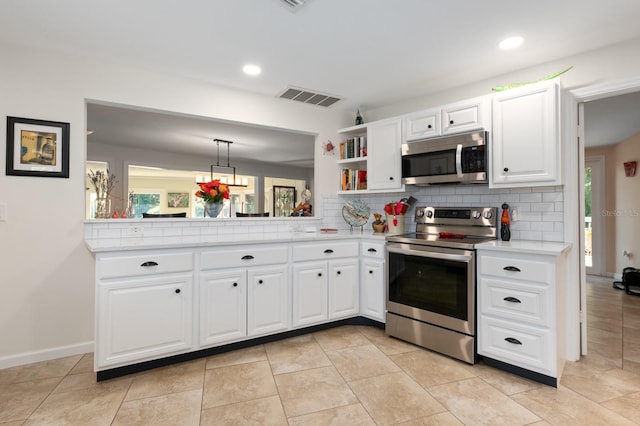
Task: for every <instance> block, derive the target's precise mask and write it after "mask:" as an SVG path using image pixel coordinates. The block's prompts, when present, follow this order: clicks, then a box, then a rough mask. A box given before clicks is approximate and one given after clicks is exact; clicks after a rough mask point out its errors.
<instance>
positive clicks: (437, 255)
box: [387, 247, 473, 262]
mask: <svg viewBox="0 0 640 426" xmlns="http://www.w3.org/2000/svg"><path fill="white" fill-rule="evenodd" d="M387 250H388V251H389V252H390V253H399V254H406V255H409V256H421V257H428V258H432V259H440V260H456V261H461V262H470V261H471V260H472V259H473V255H471V254H448V253H438V252H435V251H422V250H405V249H401V248H392V247H388V248H387Z"/></svg>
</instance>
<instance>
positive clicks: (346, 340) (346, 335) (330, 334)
mask: <svg viewBox="0 0 640 426" xmlns="http://www.w3.org/2000/svg"><path fill="white" fill-rule="evenodd" d="M358 328H362V327H358V326H345V327H336V328H330V329H329V330H323V331H319V332H317V333H313V337H314V338H315V339H316V341H317V342H318V343H319V344H320V346H321V347H322V349H324V350H325V351H334V350H337V349H344V348H350V347H353V346H363V345H370V344H371V342H370V341H369V339H367V338H366V337H365V335H364V334H362V333H360V332H359V331H358Z"/></svg>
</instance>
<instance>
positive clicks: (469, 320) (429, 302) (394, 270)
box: [386, 243, 476, 336]
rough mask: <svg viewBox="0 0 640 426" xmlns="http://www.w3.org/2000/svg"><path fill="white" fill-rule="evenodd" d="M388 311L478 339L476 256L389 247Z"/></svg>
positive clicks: (425, 248) (434, 249)
mask: <svg viewBox="0 0 640 426" xmlns="http://www.w3.org/2000/svg"><path fill="white" fill-rule="evenodd" d="M386 252H387V310H388V311H389V312H392V313H395V314H398V315H402V316H405V317H409V318H412V319H416V320H419V321H423V322H426V323H429V324H433V325H436V326H439V327H444V328H447V329H450V330H455V331H458V332H461V333H465V334H468V335H472V336H473V335H475V309H474V308H475V281H476V276H475V253H474V252H473V251H472V250H461V249H460V250H456V249H447V248H442V247H430V246H421V245H415V244H404V243H387V250H386Z"/></svg>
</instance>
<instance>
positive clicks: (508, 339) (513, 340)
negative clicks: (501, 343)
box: [504, 337, 522, 345]
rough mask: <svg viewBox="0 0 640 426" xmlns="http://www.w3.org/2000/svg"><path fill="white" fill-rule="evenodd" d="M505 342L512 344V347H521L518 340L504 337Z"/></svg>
mask: <svg viewBox="0 0 640 426" xmlns="http://www.w3.org/2000/svg"><path fill="white" fill-rule="evenodd" d="M504 340H506V341H507V342H509V343H513V344H514V345H521V344H522V342H521V341H520V340H518V339H516V338H515V337H505V339H504Z"/></svg>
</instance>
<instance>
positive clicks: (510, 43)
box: [498, 36, 524, 50]
mask: <svg viewBox="0 0 640 426" xmlns="http://www.w3.org/2000/svg"><path fill="white" fill-rule="evenodd" d="M523 42H524V39H523V38H522V37H520V36H516V37H509V38H505V39H504V40H502V41H501V42H500V44H499V45H498V47H500V49H502V50H509V49H515V48H516V47H518V46H520V45H521V44H522V43H523Z"/></svg>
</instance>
